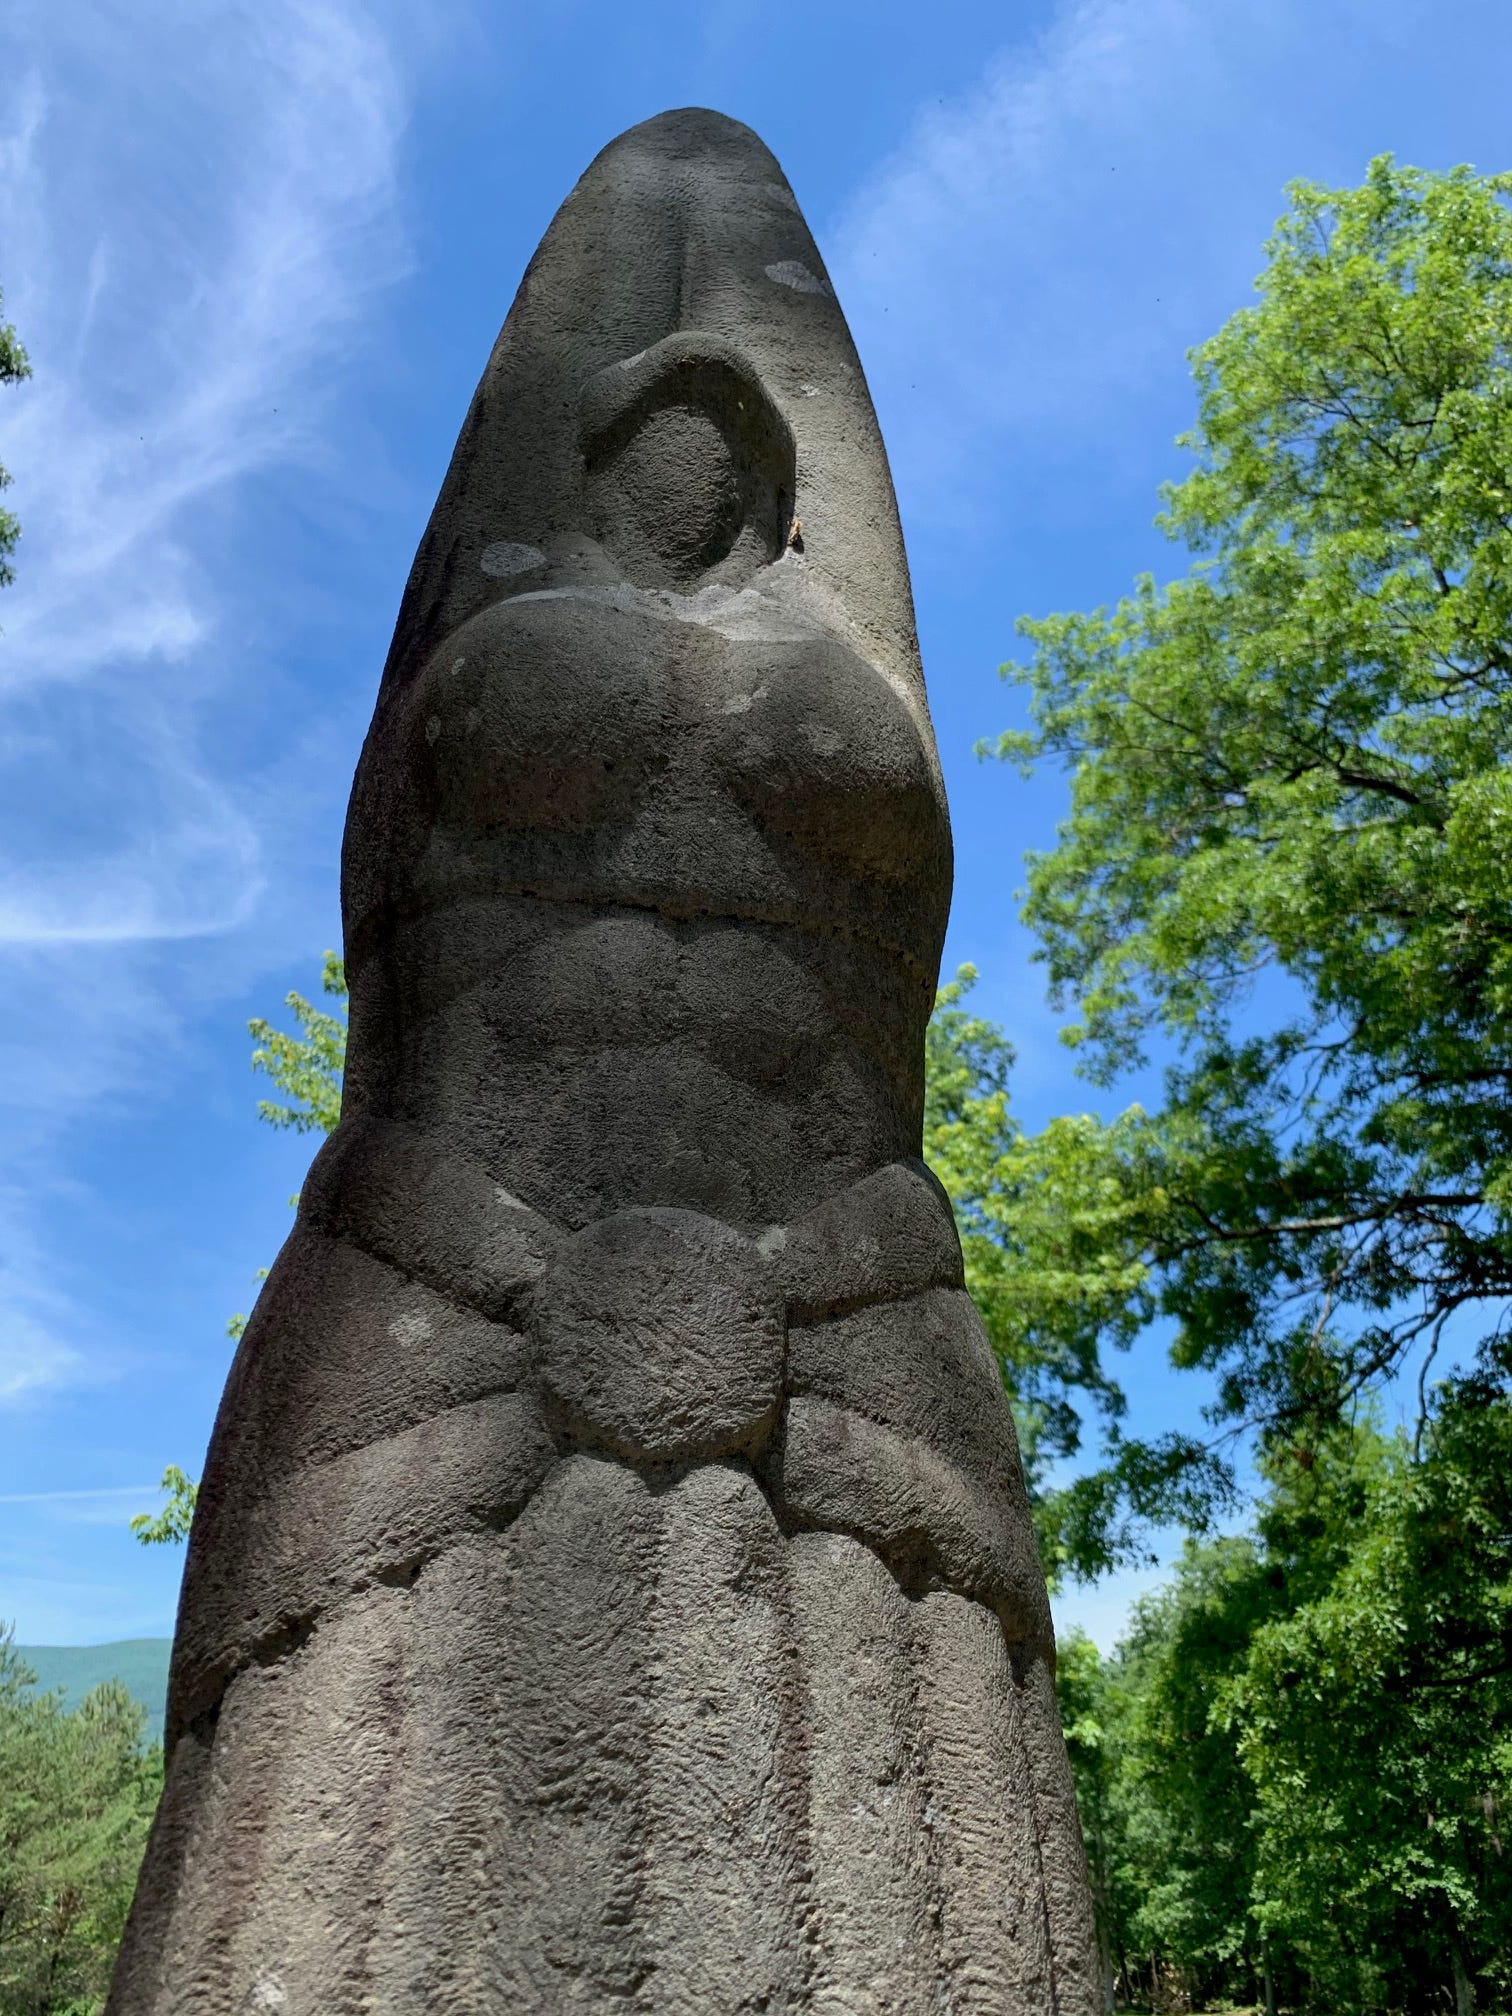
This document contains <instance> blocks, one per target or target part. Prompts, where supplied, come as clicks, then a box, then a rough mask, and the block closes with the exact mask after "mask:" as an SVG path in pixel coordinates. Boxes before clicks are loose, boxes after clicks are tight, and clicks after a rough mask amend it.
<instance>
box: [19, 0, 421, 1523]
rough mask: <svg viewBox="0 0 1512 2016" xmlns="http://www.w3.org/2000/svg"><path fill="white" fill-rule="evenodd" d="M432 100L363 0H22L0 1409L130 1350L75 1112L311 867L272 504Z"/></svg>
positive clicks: (322, 463) (326, 402)
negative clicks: (274, 827) (273, 664)
mask: <svg viewBox="0 0 1512 2016" xmlns="http://www.w3.org/2000/svg"><path fill="white" fill-rule="evenodd" d="M406 116H407V111H406V94H405V88H404V79H403V78H402V77H401V74H400V69H399V65H398V62H397V60H396V56H395V53H394V50H393V48H392V46H391V43H390V39H389V37H388V35H387V34H386V32H385V31H384V29H383V27H382V26H381V24H380V20H379V17H378V14H377V13H376V11H375V8H374V6H372V5H369V4H366V0H256V4H252V0H166V4H157V5H154V6H152V7H150V8H141V7H135V6H128V5H125V4H122V0H76V4H70V5H68V6H64V7H59V6H57V5H55V4H52V0H12V4H11V5H10V6H8V7H6V8H5V9H4V10H0V286H3V288H4V290H5V312H6V315H7V318H8V319H11V320H13V321H14V322H15V323H16V325H17V329H18V331H19V333H20V334H21V335H22V338H23V340H24V342H25V343H26V346H27V348H28V350H29V352H30V355H31V359H32V364H33V369H34V376H33V378H32V380H31V381H30V382H29V383H28V384H26V385H24V386H22V387H20V388H18V389H15V390H12V391H9V392H7V393H6V394H5V395H4V397H3V398H0V460H3V462H4V463H5V465H6V467H7V468H8V469H9V470H10V472H11V474H12V476H13V477H14V487H13V489H12V490H11V491H10V492H9V493H8V494H7V503H8V504H9V505H10V506H11V507H12V508H13V509H14V510H15V511H16V513H17V515H18V517H19V518H20V520H21V525H22V540H21V545H20V548H19V551H18V553H17V556H16V562H17V578H16V581H15V584H14V585H13V586H12V587H10V588H8V589H7V590H6V591H5V592H4V594H3V596H0V984H3V986H4V988H5V994H6V1014H5V1016H4V1017H3V1018H0V1140H3V1142H4V1150H3V1155H0V1411H3V1410H6V1409H9V1410H12V1411H14V1410H16V1409H29V1408H32V1407H35V1406H37V1405H40V1404H43V1403H45V1402H47V1401H48V1400H49V1399H57V1398H60V1397H63V1396H66V1395H67V1394H68V1393H69V1392H71V1391H75V1390H77V1389H79V1388H81V1387H83V1386H87V1385H89V1384H91V1383H94V1382H97V1381H99V1380H102V1379H112V1378H118V1377H120V1376H121V1375H122V1372H123V1361H122V1358H121V1353H120V1350H119V1348H118V1346H117V1343H116V1341H115V1340H114V1339H113V1338H112V1337H111V1336H109V1335H105V1334H102V1323H101V1317H100V1315H99V1313H98V1312H92V1311H91V1310H89V1309H87V1308H85V1307H83V1306H81V1305H80V1304H78V1303H76V1302H75V1301H74V1300H73V1299H72V1298H71V1294H70V1289H71V1287H72V1286H73V1285H74V1283H75V1280H76V1276H77V1271H78V1269H77V1265H76V1263H77V1262H78V1261H79V1260H81V1259H83V1258H84V1257H85V1255H84V1253H83V1251H82V1250H76V1249H77V1248H78V1242H79V1232H78V1228H79V1226H80V1225H81V1224H85V1223H87V1222H88V1212H89V1210H90V1209H91V1208H97V1204H96V1203H95V1202H93V1201H91V1200H87V1199H74V1200H72V1201H70V1200H69V1198H68V1196H67V1195H66V1192H67V1191H68V1188H69V1178H68V1176H67V1174H66V1170H67V1160H66V1153H65V1149H64V1136H65V1131H66V1130H67V1129H68V1128H69V1126H70V1125H71V1124H72V1123H73V1122H74V1121H75V1120H76V1119H77V1118H79V1117H81V1116H85V1115H88V1116H90V1117H91V1118H92V1119H98V1118H99V1117H100V1116H101V1115H102V1114H104V1113H108V1112H110V1111H111V1110H112V1108H113V1107H114V1108H116V1109H117V1110H118V1108H119V1103H120V1100H121V1098H122V1096H123V1095H126V1094H132V1093H134V1094H136V1095H137V1096H140V1095H141V1093H142V1092H143V1090H144V1089H145V1088H146V1086H148V1085H149V1084H152V1083H154V1082H158V1081H162V1080H165V1079H166V1078H167V1077H168V1076H169V1074H171V1073H172V1072H173V1071H175V1070H176V1069H178V1068H180V1067H179V1066H177V1065H176V1063H175V1058H176V1051H177V1045H178V1043H179V1042H180V1040H181V1036H182V1031H183V1026H184V1021H185V1015H186V1012H187V1007H186V1004H187V1003H188V1002H189V1001H191V1000H192V997H193V995H194V990H195V988H196V986H197V985H199V984H200V976H199V972H198V967H197V965H196V961H195V955H193V954H192V953H191V952H190V951H189V949H188V948H187V946H186V944H185V941H188V940H192V939H194V938H198V937H205V936H208V935H211V934H221V936H222V937H223V938H224V934H227V933H230V932H234V931H237V930H238V929H240V928H242V927H244V926H246V925H247V924H248V923H249V922H250V921H252V920H254V919H255V918H257V919H260V917H261V914H262V909H263V907H265V906H266V904H267V902H268V901H269V900H270V897H269V891H268V888H267V885H268V883H269V880H270V878H272V879H275V880H276V878H277V877H278V876H279V873H280V866H279V865H278V847H276V846H275V847H270V844H269V837H268V835H269V821H270V819H277V818H279V817H281V816H286V815H287V814H288V812H289V808H288V806H287V805H284V804H283V803H282V801H281V799H280V797H279V792H280V790H282V789H284V787H283V786H281V785H280V784H279V782H278V779H279V776H280V774H281V770H280V765H281V763H282V762H283V760H284V759H283V758H282V757H281V756H280V755H279V754H278V752H277V751H276V750H271V749H270V748H269V743H270V741H271V740H272V739H273V738H272V737H270V735H269V733H268V724H267V723H265V722H261V721H260V718H259V715H258V711H257V705H256V688H257V685H258V681H259V680H260V678H262V677H263V676H264V674H263V660H264V658H265V657H266V655H267V654H268V653H269V652H270V651H271V650H274V649H277V648H279V647H280V646H281V645H283V643H284V641H285V639H286V636H287V631H286V630H280V622H281V621H282V622H286V621H287V620H288V616H289V612H288V610H287V609H286V608H285V607H284V603H285V601H286V599H287V597H288V596H289V595H290V593H297V589H291V587H290V584H289V583H288V582H286V580H285V579H284V578H282V577H281V576H280V575H279V574H278V573H277V572H276V571H275V570H276V569H277V567H278V566H279V564H280V559H281V556H282V554H283V553H284V552H286V551H287V550H288V545H289V543H290V541H289V532H288V528H287V524H286V520H287V515H288V507H287V505H286V504H285V505H284V506H283V507H282V508H281V512H279V511H277V509H276V507H275V506H274V505H273V504H272V503H270V499H273V498H276V497H277V496H279V495H280V494H282V495H284V496H287V494H288V488H289V475H290V472H291V471H296V472H299V473H300V475H301V476H303V477H304V478H305V479H306V483H305V491H306V494H309V493H313V492H319V491H320V490H321V489H322V487H324V488H325V489H326V490H329V489H331V488H333V487H335V486H336V485H337V482H338V471H339V466H340V462H339V456H338V453H337V447H336V435H337V432H338V421H337V417H336V400H337V397H338V396H339V387H340V385H341V383H342V382H343V379H344V378H345V377H346V376H347V375H348V373H349V368H350V364H351V360H352V358H353V356H354V355H355V353H356V351H357V350H358V348H359V347H360V346H361V345H362V344H363V343H364V342H365V341H366V340H367V324H368V323H369V321H370V320H371V317H372V314H373V308H374V304H375V302H376V300H377V299H378V297H379V296H380V294H381V293H382V291H383V290H384V289H385V288H387V287H388V286H389V285H390V283H392V282H393V281H394V280H395V279H396V278H397V277H399V276H400V275H401V274H402V273H403V271H404V270H405V269H406V267H407V264H408V260H409V256H410V254H409V246H408V237H407V232H406V229H405V224H404V214H403V203H402V199H401V196H400V192H399V180H398V176H399V163H400V150H401V147H402V143H403V136H404V129H405V120H406ZM280 483H282V484H283V486H284V489H283V491H282V492H280V491H279V489H278V486H279V485H280ZM270 612H271V613H270ZM295 620H297V618H296V619H295ZM310 732H311V730H310V727H309V724H308V723H294V724H292V725H291V726H290V728H289V731H288V734H287V737H286V738H285V739H286V740H287V741H288V743H289V744H290V746H291V747H293V748H296V749H297V748H298V747H299V746H301V744H302V742H303V741H304V740H307V739H308V736H309V734H310ZM259 737H260V740H259V739H258V738H259ZM264 773H266V775H267V776H268V777H269V778H271V780H272V782H271V785H270V787H269V788H268V789H267V790H260V789H259V784H258V779H259V777H260V776H262V775H264ZM286 823H291V824H292V825H293V827H294V828H295V829H296V830H297V827H298V820H297V819H295V820H293V821H292V822H290V821H288V820H287V818H286ZM272 896H273V898H275V899H276V900H275V904H274V907H275V908H276V907H277V902H278V901H282V900H283V898H282V894H281V892H280V891H279V890H277V889H275V890H273V892H272ZM175 947H179V948H181V949H180V950H179V951H178V952H177V953H176V952H175ZM61 1481H63V1482H65V1483H70V1484H71V1483H72V1482H73V1481H74V1480H73V1479H71V1478H69V1477H68V1476H67V1475H66V1472H65V1473H64V1476H63V1478H62V1480H61ZM60 1502H61V1501H60Z"/></svg>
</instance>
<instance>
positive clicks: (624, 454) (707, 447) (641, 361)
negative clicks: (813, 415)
mask: <svg viewBox="0 0 1512 2016" xmlns="http://www.w3.org/2000/svg"><path fill="white" fill-rule="evenodd" d="M580 440H581V445H582V453H583V463H584V489H585V494H586V498H587V506H588V517H589V528H590V530H591V531H592V533H593V536H594V537H595V538H596V539H597V540H598V541H599V542H600V543H601V545H602V546H603V547H604V549H605V551H606V552H608V553H610V554H611V555H612V556H613V557H614V559H615V560H616V561H617V562H618V563H619V566H620V567H621V568H622V569H623V570H624V577H625V579H626V580H627V581H630V582H633V583H634V584H635V585H636V586H637V587H644V588H672V589H686V588H689V587H691V586H693V585H694V584H695V583H697V584H702V583H704V582H706V581H717V582H721V583H728V584H730V585H739V584H741V583H743V582H745V581H747V580H749V579H750V578H751V577H752V576H753V575H754V574H756V573H757V572H758V570H759V569H760V568H762V567H764V566H768V565H770V563H771V562H772V561H773V560H776V559H777V558H778V557H779V556H780V555H781V554H782V552H783V551H784V550H785V548H786V546H787V543H788V535H789V531H790V528H791V525H792V515H793V497H794V491H795V486H796V480H797V452H796V449H795V447H794V443H793V435H792V430H791V428H790V427H789V426H788V424H787V421H786V420H785V419H784V418H783V416H782V414H781V413H780V412H779V411H778V409H777V407H776V405H775V404H774V403H773V401H772V397H771V394H770V393H769V392H768V391H767V388H766V386H765V384H764V383H763V382H762V379H761V376H760V374H759V373H758V372H757V370H756V368H755V366H754V365H753V364H752V363H751V362H750V360H749V359H748V358H746V357H745V356H744V355H743V354H742V353H741V351H740V350H739V348H738V347H737V346H736V345H735V344H733V343H729V342H727V341H725V340H724V338H722V337H719V336H715V335H711V334H709V333H707V332H705V331H703V330H687V329H684V330H679V331H678V332H677V333H676V334H675V335H672V336H668V337H666V338H664V339H663V340H662V341H661V342H660V343H655V344H653V345H652V346H651V347H650V348H649V349H648V350H643V351H642V352H641V353H640V355H639V356H637V357H632V358H630V359H628V360H626V361H624V362H622V363H617V364H611V365H610V366H609V367H608V369H607V370H605V371H601V372H599V373H598V374H597V375H596V376H595V377H594V378H592V379H591V380H590V381H589V383H588V384H587V386H586V387H585V388H584V390H583V394H582V426H581V433H580Z"/></svg>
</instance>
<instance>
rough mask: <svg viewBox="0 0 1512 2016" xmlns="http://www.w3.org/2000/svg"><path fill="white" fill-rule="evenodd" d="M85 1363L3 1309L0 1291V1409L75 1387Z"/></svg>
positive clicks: (26, 1319) (17, 1312) (31, 1322)
mask: <svg viewBox="0 0 1512 2016" xmlns="http://www.w3.org/2000/svg"><path fill="white" fill-rule="evenodd" d="M85 1364H86V1361H85V1359H84V1357H83V1355H82V1353H80V1352H78V1351H75V1350H74V1349H73V1348H72V1347H71V1346H70V1345H68V1344H64V1343H62V1342H61V1341H60V1340H59V1339H58V1338H56V1337H54V1336H52V1335H50V1334H49V1332H48V1331H47V1330H46V1329H45V1328H44V1327H43V1326H42V1325H41V1324H40V1323H38V1322H37V1321H36V1320H35V1318H33V1317H30V1316H28V1315H27V1314H26V1313H25V1311H24V1310H22V1309H20V1308H17V1307H15V1306H14V1305H11V1306H6V1303H5V1301H4V1299H3V1291H0V1407H8V1406H13V1405H15V1404H16V1403H17V1402H19V1401H25V1400H34V1399H37V1398H38V1397H39V1396H40V1395H42V1394H44V1393H48V1392H54V1391H56V1390H57V1389H58V1388H60V1387H67V1386H73V1385H76V1384H77V1383H78V1380H79V1377H80V1375H81V1373H82V1372H83V1370H84V1368H85Z"/></svg>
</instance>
